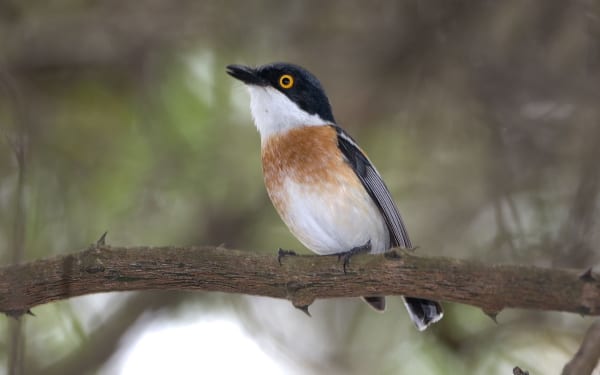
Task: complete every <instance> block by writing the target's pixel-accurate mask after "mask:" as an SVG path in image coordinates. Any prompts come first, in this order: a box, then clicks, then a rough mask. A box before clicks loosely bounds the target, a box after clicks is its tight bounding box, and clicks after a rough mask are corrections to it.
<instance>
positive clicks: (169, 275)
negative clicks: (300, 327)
mask: <svg viewBox="0 0 600 375" xmlns="http://www.w3.org/2000/svg"><path fill="white" fill-rule="evenodd" d="M149 289H155V290H159V289H161V290H169V289H170V290H173V289H177V290H201V291H218V292H226V293H243V294H251V295H262V296H269V297H274V298H285V299H288V300H290V301H292V303H293V304H294V305H295V306H297V307H304V306H308V305H310V304H311V303H312V301H313V300H314V299H316V298H334V297H357V296H361V295H410V296H415V297H424V298H431V299H437V300H442V301H450V302H458V303H464V304H469V305H473V306H478V307H480V308H482V309H483V310H484V311H485V312H486V313H488V314H495V313H497V312H499V311H500V310H502V309H503V308H506V307H508V308H525V309H536V310H554V311H567V312H576V313H580V314H586V315H600V282H599V281H598V277H597V275H594V274H592V273H591V272H589V271H588V272H586V273H584V274H581V272H579V271H577V270H566V269H545V268H540V267H534V266H522V265H486V264H483V263H480V262H476V261H470V260H456V259H449V258H442V257H421V256H416V255H413V254H412V253H409V252H406V251H392V252H390V253H387V254H386V255H385V256H374V255H360V256H356V257H353V258H352V260H351V264H350V265H349V267H348V272H347V274H344V272H343V270H342V265H341V263H340V262H338V261H337V259H336V257H328V256H295V257H285V258H283V259H282V265H280V264H279V263H278V262H277V257H276V256H275V255H264V254H260V253H255V252H248V251H239V250H229V249H224V248H219V247H217V248H215V247H185V248H184V247H111V246H106V245H98V246H94V247H91V248H90V249H88V250H85V251H82V252H78V253H74V254H69V255H62V256H57V257H53V258H48V259H42V260H37V261H34V262H30V263H24V264H17V265H10V266H5V267H2V268H0V311H2V312H4V313H6V314H9V315H13V316H18V315H20V314H22V313H24V312H27V311H28V310H29V309H31V308H33V307H35V306H37V305H40V304H44V303H49V302H52V301H57V300H62V299H66V298H70V297H74V296H80V295H84V294H90V293H99V292H108V291H126V290H149Z"/></svg>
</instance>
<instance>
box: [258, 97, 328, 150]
mask: <svg viewBox="0 0 600 375" xmlns="http://www.w3.org/2000/svg"><path fill="white" fill-rule="evenodd" d="M248 91H249V92H250V110H251V111H252V117H253V118H254V124H255V125H256V128H257V129H258V131H259V133H260V137H261V140H262V141H264V140H266V139H267V138H269V136H271V135H274V134H276V133H281V132H285V131H287V130H290V129H293V128H296V127H299V126H321V125H329V124H330V122H328V121H325V120H323V119H322V118H321V117H320V116H319V115H316V114H310V113H308V112H306V111H304V110H303V109H302V108H300V107H299V106H298V105H297V104H296V103H294V102H293V101H291V100H290V99H289V98H288V97H287V96H285V95H284V94H282V93H281V92H279V91H277V90H276V89H274V88H272V87H262V86H254V85H250V86H248Z"/></svg>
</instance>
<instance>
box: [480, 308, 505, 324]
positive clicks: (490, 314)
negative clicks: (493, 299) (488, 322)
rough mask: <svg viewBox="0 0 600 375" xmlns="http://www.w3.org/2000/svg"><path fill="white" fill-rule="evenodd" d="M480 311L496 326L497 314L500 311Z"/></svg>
mask: <svg viewBox="0 0 600 375" xmlns="http://www.w3.org/2000/svg"><path fill="white" fill-rule="evenodd" d="M481 311H483V313H484V314H485V315H487V316H488V317H489V318H490V319H492V320H493V321H494V323H496V324H498V314H500V311H502V310H487V309H481Z"/></svg>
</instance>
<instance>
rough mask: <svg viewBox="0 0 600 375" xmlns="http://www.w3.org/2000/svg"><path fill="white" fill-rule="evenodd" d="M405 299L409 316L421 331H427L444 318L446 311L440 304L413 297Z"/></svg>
mask: <svg viewBox="0 0 600 375" xmlns="http://www.w3.org/2000/svg"><path fill="white" fill-rule="evenodd" d="M403 299H404V305H405V306H406V309H407V310H408V315H410V319H411V320H412V321H413V322H414V323H415V325H416V326H417V328H418V329H419V331H423V330H425V328H427V327H429V325H430V324H432V323H435V322H437V321H439V320H440V319H442V317H443V316H444V310H442V306H441V305H440V304H439V302H436V301H430V300H428V299H421V298H413V297H403Z"/></svg>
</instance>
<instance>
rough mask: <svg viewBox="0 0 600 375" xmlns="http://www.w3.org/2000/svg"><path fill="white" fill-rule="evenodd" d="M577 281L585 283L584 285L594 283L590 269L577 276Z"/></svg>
mask: <svg viewBox="0 0 600 375" xmlns="http://www.w3.org/2000/svg"><path fill="white" fill-rule="evenodd" d="M579 280H581V281H583V282H586V283H591V282H594V281H596V279H595V278H594V275H593V274H592V267H590V268H588V269H587V270H586V271H585V272H584V273H582V274H581V275H579Z"/></svg>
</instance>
